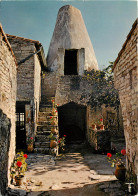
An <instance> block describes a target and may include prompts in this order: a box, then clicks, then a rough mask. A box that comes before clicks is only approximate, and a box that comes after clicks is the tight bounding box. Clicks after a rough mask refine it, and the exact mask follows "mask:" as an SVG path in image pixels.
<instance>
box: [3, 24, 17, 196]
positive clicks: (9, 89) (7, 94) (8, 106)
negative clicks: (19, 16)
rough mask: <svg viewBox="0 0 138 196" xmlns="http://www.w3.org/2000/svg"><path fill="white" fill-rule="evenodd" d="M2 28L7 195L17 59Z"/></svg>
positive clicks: (12, 150)
mask: <svg viewBox="0 0 138 196" xmlns="http://www.w3.org/2000/svg"><path fill="white" fill-rule="evenodd" d="M0 30H1V31H2V33H1V34H0V40H1V41H0V109H1V110H0V111H1V116H0V136H1V137H0V138H1V139H0V149H1V150H0V159H1V160H0V176H1V178H0V189H1V192H2V194H3V195H5V193H4V189H5V188H6V186H7V176H8V177H9V170H7V167H8V169H9V168H10V166H11V163H12V161H13V158H14V155H15V103H16V60H15V58H14V55H13V52H12V50H11V47H10V44H9V43H8V41H7V38H6V35H5V34H4V32H3V30H2V27H1V26H0ZM2 37H3V39H2ZM7 171H8V175H7Z"/></svg>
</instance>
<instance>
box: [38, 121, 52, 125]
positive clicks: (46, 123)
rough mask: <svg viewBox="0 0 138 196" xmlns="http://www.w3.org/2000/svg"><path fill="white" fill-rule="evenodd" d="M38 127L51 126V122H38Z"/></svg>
mask: <svg viewBox="0 0 138 196" xmlns="http://www.w3.org/2000/svg"><path fill="white" fill-rule="evenodd" d="M37 125H43V126H50V122H49V121H38V122H37Z"/></svg>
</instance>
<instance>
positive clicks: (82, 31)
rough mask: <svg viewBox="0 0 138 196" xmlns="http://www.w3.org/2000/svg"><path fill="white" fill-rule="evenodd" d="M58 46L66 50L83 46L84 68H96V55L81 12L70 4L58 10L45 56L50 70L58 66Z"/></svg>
mask: <svg viewBox="0 0 138 196" xmlns="http://www.w3.org/2000/svg"><path fill="white" fill-rule="evenodd" d="M60 48H64V49H67V50H68V49H81V48H84V50H85V63H84V70H89V71H90V70H92V69H95V70H98V63H97V60H96V56H95V53H94V50H93V46H92V43H91V40H90V38H89V35H88V32H87V29H86V27H85V24H84V21H83V18H82V15H81V12H80V10H78V9H77V8H75V7H73V6H71V5H66V6H63V7H61V8H60V10H59V12H58V16H57V21H56V26H55V29H54V33H53V36H52V39H51V43H50V47H49V51H48V56H47V64H48V68H49V69H51V70H55V69H56V67H57V66H58V65H57V64H58V49H60Z"/></svg>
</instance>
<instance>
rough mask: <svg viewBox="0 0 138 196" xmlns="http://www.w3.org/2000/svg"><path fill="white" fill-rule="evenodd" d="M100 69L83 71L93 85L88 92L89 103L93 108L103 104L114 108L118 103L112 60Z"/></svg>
mask: <svg viewBox="0 0 138 196" xmlns="http://www.w3.org/2000/svg"><path fill="white" fill-rule="evenodd" d="M109 63H110V65H109V66H108V67H107V68H105V69H103V70H102V71H100V70H98V71H95V70H92V71H85V75H84V78H85V79H87V80H89V81H91V83H92V84H93V86H94V87H95V88H94V89H93V91H92V93H91V94H90V100H89V104H90V105H91V106H92V107H93V108H95V107H97V106H98V107H100V106H101V105H103V104H105V106H106V107H108V106H111V107H114V108H115V109H116V108H118V106H119V105H120V101H119V95H118V91H117V90H116V89H115V88H114V77H113V72H112V67H113V65H114V63H113V62H109Z"/></svg>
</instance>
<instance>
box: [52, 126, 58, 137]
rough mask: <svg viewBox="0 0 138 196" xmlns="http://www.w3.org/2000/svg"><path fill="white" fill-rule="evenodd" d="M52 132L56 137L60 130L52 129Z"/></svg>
mask: <svg viewBox="0 0 138 196" xmlns="http://www.w3.org/2000/svg"><path fill="white" fill-rule="evenodd" d="M51 132H52V133H53V134H55V135H57V134H58V130H57V129H56V128H55V127H53V128H51Z"/></svg>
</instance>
